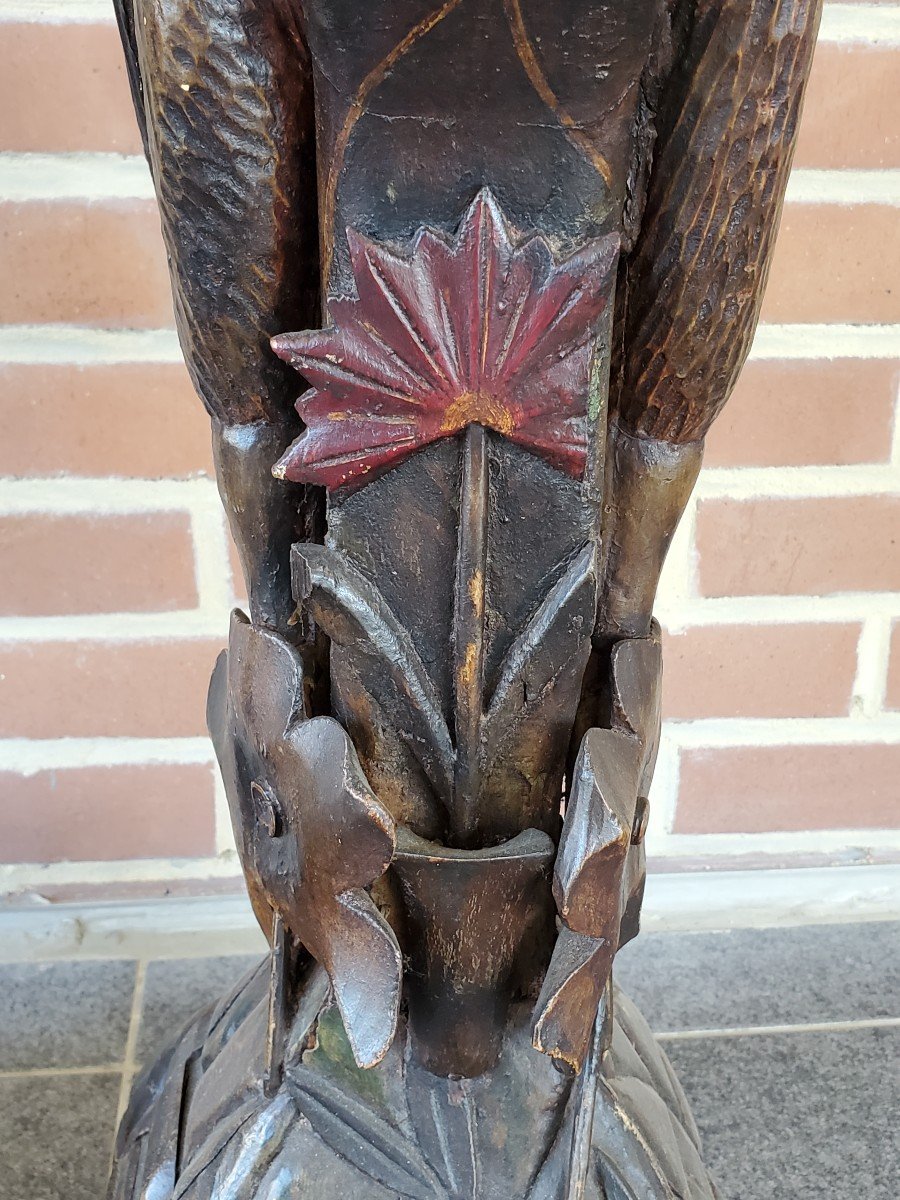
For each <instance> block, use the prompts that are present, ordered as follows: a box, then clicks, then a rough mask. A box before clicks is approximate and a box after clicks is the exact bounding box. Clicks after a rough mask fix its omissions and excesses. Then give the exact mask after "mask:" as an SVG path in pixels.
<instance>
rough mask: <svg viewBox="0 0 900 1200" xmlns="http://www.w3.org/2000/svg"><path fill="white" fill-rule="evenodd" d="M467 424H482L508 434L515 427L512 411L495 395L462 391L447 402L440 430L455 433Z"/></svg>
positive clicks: (445, 432)
mask: <svg viewBox="0 0 900 1200" xmlns="http://www.w3.org/2000/svg"><path fill="white" fill-rule="evenodd" d="M467 425H484V426H485V427H486V428H488V429H496V431H497V432H498V433H502V434H505V435H506V436H509V434H511V433H512V432H513V430H514V429H515V421H514V420H513V416H512V413H511V412H510V411H509V409H508V408H507V407H506V406H505V405H504V404H503V402H502V401H501V400H498V399H497V397H496V396H488V395H485V393H484V392H463V393H462V394H461V395H459V396H457V397H456V399H455V400H454V401H453V402H452V403H451V404H448V406H447V410H446V412H445V413H444V419H443V421H442V422H441V432H442V433H444V434H451V433H456V432H457V431H458V430H460V429H465V427H466V426H467Z"/></svg>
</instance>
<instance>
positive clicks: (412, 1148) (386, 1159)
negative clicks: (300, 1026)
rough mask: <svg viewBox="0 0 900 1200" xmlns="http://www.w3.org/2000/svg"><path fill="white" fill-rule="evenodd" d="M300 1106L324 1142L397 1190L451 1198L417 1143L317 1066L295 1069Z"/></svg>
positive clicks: (420, 1199) (430, 1199) (421, 1198)
mask: <svg viewBox="0 0 900 1200" xmlns="http://www.w3.org/2000/svg"><path fill="white" fill-rule="evenodd" d="M290 1081H291V1083H292V1085H293V1086H292V1089H291V1090H292V1093H293V1097H294V1102H295V1103H296V1105H297V1107H298V1108H299V1109H300V1111H301V1112H302V1113H303V1115H304V1116H305V1117H306V1119H307V1120H308V1121H309V1123H310V1125H312V1127H313V1129H315V1131H316V1133H317V1134H318V1135H319V1137H320V1138H321V1139H322V1141H323V1142H324V1143H325V1144H326V1145H327V1146H330V1147H331V1149H332V1150H334V1151H335V1153H337V1154H339V1155H340V1156H341V1158H345V1159H349V1161H350V1162H352V1163H353V1165H354V1166H355V1167H356V1168H357V1169H358V1170H359V1171H361V1172H363V1174H365V1175H368V1176H369V1177H370V1178H371V1179H374V1180H376V1181H377V1182H378V1183H380V1184H382V1186H383V1187H385V1188H387V1189H388V1190H389V1191H390V1192H391V1193H392V1194H394V1195H398V1196H404V1197H409V1198H410V1200H450V1197H449V1195H448V1193H447V1192H446V1191H445V1189H444V1187H443V1186H442V1184H441V1182H440V1180H439V1179H438V1177H437V1175H436V1174H435V1173H434V1171H433V1170H432V1168H431V1167H430V1166H429V1165H428V1163H427V1162H426V1161H425V1159H424V1158H423V1157H422V1154H421V1152H420V1150H419V1148H418V1146H417V1145H416V1144H415V1142H413V1141H411V1140H410V1139H409V1138H407V1137H404V1135H403V1134H402V1133H401V1132H400V1131H399V1130H398V1129H396V1128H395V1127H394V1126H393V1125H391V1124H389V1123H388V1122H387V1121H385V1120H384V1119H383V1118H382V1117H379V1116H378V1115H377V1113H375V1112H373V1111H372V1108H371V1107H370V1106H369V1105H366V1104H363V1103H361V1102H360V1101H359V1100H356V1099H354V1097H352V1096H350V1095H348V1094H347V1093H346V1092H344V1091H343V1090H341V1089H340V1088H339V1087H336V1086H335V1084H333V1083H331V1082H330V1081H329V1080H327V1079H325V1078H324V1077H323V1076H321V1075H318V1074H315V1073H314V1072H312V1071H305V1070H302V1069H300V1070H297V1071H293V1072H290Z"/></svg>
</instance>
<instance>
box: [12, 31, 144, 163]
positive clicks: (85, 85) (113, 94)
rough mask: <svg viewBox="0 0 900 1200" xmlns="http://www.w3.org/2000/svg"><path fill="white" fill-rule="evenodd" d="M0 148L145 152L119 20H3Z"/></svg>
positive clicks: (125, 152)
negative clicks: (129, 87) (117, 26)
mask: <svg viewBox="0 0 900 1200" xmlns="http://www.w3.org/2000/svg"><path fill="white" fill-rule="evenodd" d="M0 62H2V63H3V69H2V71H0V149H2V150H19V151H23V150H31V151H47V150H70V151H71V150H112V151H116V152H118V153H119V154H137V153H139V152H140V150H141V139H140V135H139V134H138V129H137V121H136V120H135V116H134V109H133V107H132V104H131V95H130V93H129V90H128V81H127V79H126V76H125V61H124V57H123V55H122V47H121V43H120V42H119V35H118V32H117V30H116V26H115V23H114V22H112V21H106V22H103V23H102V24H100V23H97V24H77V23H74V22H73V23H71V24H70V23H68V22H67V23H65V24H47V25H44V24H41V23H39V22H28V23H18V22H12V21H9V22H7V21H2V22H0Z"/></svg>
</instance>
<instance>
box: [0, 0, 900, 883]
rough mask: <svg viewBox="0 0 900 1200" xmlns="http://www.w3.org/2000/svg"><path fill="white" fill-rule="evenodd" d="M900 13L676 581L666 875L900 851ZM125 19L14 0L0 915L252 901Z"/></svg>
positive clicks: (856, 73) (815, 178) (791, 212)
mask: <svg viewBox="0 0 900 1200" xmlns="http://www.w3.org/2000/svg"><path fill="white" fill-rule="evenodd" d="M898 93H900V4H895V3H879V4H862V3H859V4H857V3H845V4H828V5H826V11H825V19H824V24H823V37H822V41H821V43H820V46H819V49H818V52H817V57H816V64H815V68H814V72H813V79H812V82H811V85H810V93H809V100H808V104H807V112H806V116H805V119H804V126H803V131H802V134H801V138H800V145H799V150H798V156H797V164H796V166H797V169H796V171H795V173H794V175H793V177H792V180H791V184H790V190H789V200H788V205H787V210H786V214H785V220H784V224H783V228H782V232H781V235H780V238H779V242H778V250H777V254H776V260H775V264H774V267H773V270H772V277H771V284H770V288H769V293H768V296H767V299H766V303H765V309H764V318H763V320H764V324H763V325H762V327H761V329H760V332H759V335H758V337H757V340H756V343H755V346H754V351H753V357H752V361H751V362H750V364H749V365H748V367H747V370H746V372H745V374H744V376H743V379H742V381H741V383H740V385H739V387H738V390H737V393H736V394H735V396H734V398H733V399H732V401H731V403H730V405H729V407H728V408H727V409H726V412H725V414H724V416H723V417H722V418H721V419H720V421H719V423H718V424H717V426H716V427H715V428H714V431H713V433H712V435H711V437H710V440H709V449H708V453H707V459H706V464H707V465H706V468H705V470H704V472H703V474H702V475H701V479H700V483H699V486H698V488H697V493H696V496H695V499H694V500H693V501H692V503H691V506H690V508H689V511H688V513H687V514H686V517H685V520H684V522H683V525H682V527H681V529H680V531H679V533H678V535H677V538H676V543H675V546H674V548H673V551H672V554H671V557H670V560H669V562H668V564H667V566H666V570H665V575H664V581H663V586H662V590H661V595H660V604H659V610H660V615H661V617H662V619H663V621H664V624H665V626H666V629H667V646H666V709H667V715H668V721H667V726H666V739H665V744H664V747H663V751H662V754H661V758H660V764H659V771H658V778H657V782H656V784H655V786H654V793H653V817H654V819H653V832H652V834H651V836H650V839H649V849H650V852H651V855H652V856H653V858H654V860H655V862H656V864H657V866H662V867H668V868H671V869H676V868H679V867H685V866H696V865H698V864H703V865H708V866H722V865H730V866H738V865H740V866H746V865H780V864H790V865H806V864H808V865H812V864H819V863H830V862H856V861H877V860H887V859H895V858H898V857H900V830H898V828H897V826H898V809H900V806H898V804H897V798H898V792H900V782H898V781H900V625H898V626H896V627H895V625H894V620H895V618H897V619H900V551H898V546H897V542H898V541H900V439H898V438H897V437H896V436H895V409H896V405H897V392H898V379H900V286H898V280H900V231H898V208H897V206H898V203H900V103H898V99H897V97H898ZM138 153H139V142H138V137H137V133H136V129H135V125H134V120H133V117H132V114H131V111H130V102H129V98H128V96H127V88H126V85H125V79H124V72H123V69H122V65H121V62H120V52H119V47H118V40H117V35H116V32H115V28H114V26H113V23H112V21H111V19H110V14H109V13H108V11H107V4H106V2H105V0H98V2H96V3H95V0H0V279H2V281H3V282H2V286H0V430H2V434H0V579H2V586H0V862H2V863H3V864H4V865H2V866H0V892H12V893H20V892H31V891H34V892H40V893H41V894H43V895H47V896H52V897H73V896H87V895H97V894H104V895H110V894H128V893H134V892H137V893H139V894H161V893H163V892H166V891H178V890H194V891H196V890H213V889H221V888H229V887H232V886H234V880H235V876H236V864H235V860H234V856H233V853H232V852H231V851H230V845H231V838H230V832H229V830H228V824H227V816H226V814H225V811H224V807H223V803H222V797H221V794H220V792H219V790H218V785H217V782H216V780H215V775H214V771H213V767H212V756H211V751H210V747H209V744H208V742H207V740H206V737H205V731H204V727H203V709H204V697H205V691H206V681H207V678H208V675H209V671H210V669H211V666H212V663H213V661H214V658H215V655H216V653H217V650H218V648H219V647H220V646H221V645H222V643H223V638H224V632H225V630H226V626H227V613H228V610H229V607H230V606H231V604H232V602H233V600H234V595H233V591H234V584H233V577H232V574H231V570H230V566H229V551H228V543H227V536H226V531H225V526H224V522H223V518H222V515H221V511H220V506H219V501H218V497H217V495H216V489H215V484H214V481H213V479H212V475H211V467H210V455H209V448H208V431H207V422H206V418H205V415H204V414H203V412H202V410H201V407H200V404H199V402H198V401H196V400H195V399H194V398H193V395H192V392H191V389H190V386H189V384H188V382H187V379H186V376H185V373H184V370H183V368H182V367H181V365H180V364H179V357H178V350H177V346H176V342H175V338H174V335H173V334H172V332H171V329H170V326H171V309H170V302H169V294H168V282H167V279H166V270H165V263H164V257H163V253H162V248H161V244H160V238H159V234H158V229H157V219H156V215H155V211H154V204H153V199H152V193H151V189H150V185H149V180H148V176H147V172H146V169H145V167H144V165H143V163H142V162H141V160H140V159H139V158H138V157H137V156H138Z"/></svg>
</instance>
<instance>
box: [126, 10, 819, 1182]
mask: <svg viewBox="0 0 900 1200" xmlns="http://www.w3.org/2000/svg"><path fill="white" fill-rule="evenodd" d="M117 3H118V6H119V18H120V25H121V29H122V33H123V40H124V44H125V49H126V54H127V58H128V65H129V71H130V77H131V82H132V87H133V91H134V96H135V102H136V107H137V112H138V118H139V120H140V122H141V125H142V129H143V131H144V138H145V145H146V149H147V154H148V157H149V160H150V164H151V167H152V170H153V176H154V180H155V183H156V187H157V191H158V195H159V202H160V210H161V213H162V222H163V232H164V236H165V239H166V245H167V248H168V252H169V257H170V263H171V268H172V279H173V288H174V293H175V306H176V314H177V319H178V326H179V331H180V334H181V339H182V345H183V348H184V352H185V357H186V359H187V363H188V366H189V368H190V371H191V373H192V376H193V378H194V381H195V384H196V386H197V390H198V392H199V393H200V396H201V397H202V399H203V401H204V403H205V404H206V406H207V408H208V409H209V411H210V414H211V416H212V420H213V436H214V445H215V453H216V462H217V470H218V476H219V484H220V488H221V493H222V498H223V501H224V503H225V506H226V508H227V510H228V514H229V517H230V520H231V526H232V530H233V533H234V537H235V540H236V542H237V545H238V548H239V550H240V554H241V559H242V563H243V566H244V571H245V575H246V581H247V586H248V591H249V597H250V616H249V618H248V617H246V616H244V615H243V614H241V613H235V614H234V617H233V619H232V626H231V635H230V640H229V649H228V651H227V654H223V656H222V658H221V659H220V661H219V663H218V665H217V667H216V670H215V673H214V676H213V681H212V685H211V689H210V699H209V725H210V731H211V733H212V737H213V740H214V742H215V746H216V751H217V754H218V757H219V762H220V765H221V768H222V773H223V777H224V780H225V785H226V789H227V793H228V799H229V803H230V805H231V811H232V816H233V819H234V826H235V834H236V839H237V845H238V849H239V852H240V855H241V859H242V863H243V867H244V871H245V874H246V877H247V884H248V888H249V891H250V896H251V900H252V902H253V906H254V909H255V911H256V914H257V916H258V918H259V921H260V923H261V925H262V926H263V928H264V929H265V931H266V933H267V934H268V936H269V937H270V940H271V944H272V954H271V960H270V962H269V963H268V964H267V965H264V966H263V967H261V968H260V970H258V971H257V972H255V973H254V974H253V975H251V976H250V977H249V978H248V979H247V980H245V981H244V982H243V983H242V984H241V985H240V986H239V987H238V988H237V989H236V991H235V992H234V993H233V994H232V995H231V996H229V997H226V998H225V999H224V1000H223V1001H222V1002H221V1004H219V1005H218V1006H217V1007H216V1008H215V1010H214V1011H212V1012H206V1013H203V1014H201V1015H200V1016H198V1017H197V1018H196V1019H195V1020H194V1021H193V1022H192V1023H191V1025H190V1026H189V1027H188V1028H187V1029H186V1030H185V1031H184V1032H183V1033H182V1034H181V1036H180V1037H179V1038H178V1040H177V1041H176V1043H175V1044H174V1045H173V1047H172V1048H171V1049H170V1050H169V1051H168V1052H167V1053H166V1054H165V1055H163V1057H162V1058H160V1060H159V1061H158V1062H157V1063H156V1064H155V1065H153V1066H151V1067H150V1068H149V1069H148V1070H147V1072H146V1073H145V1074H144V1076H143V1077H142V1079H141V1080H140V1082H139V1084H138V1085H137V1087H136V1089H135V1093H134V1097H133V1099H132V1103H131V1107H130V1109H129V1111H128V1114H127V1115H126V1117H125V1120H124V1122H123V1125H122V1129H121V1131H120V1137H119V1142H118V1149H117V1159H116V1165H115V1170H114V1173H113V1180H112V1183H111V1191H110V1196H111V1197H113V1198H114V1200H126V1198H136V1197H141V1198H143V1200H163V1198H164V1197H166V1198H168V1197H172V1198H174V1197H179V1198H182V1197H183V1198H185V1200H204V1198H210V1200H212V1198H216V1200H225V1198H226V1197H227V1198H228V1200H251V1198H253V1200H257V1198H258V1200H287V1198H292V1200H293V1198H299V1197H320V1198H322V1200H326V1198H328V1197H360V1198H362V1197H371V1198H372V1200H376V1198H378V1197H396V1196H402V1197H414V1198H422V1200H424V1198H426V1197H428V1198H439V1197H445V1198H449V1197H457V1198H460V1200H463V1198H465V1200H469V1198H475V1197H477V1198H479V1200H481V1198H484V1200H488V1198H496V1200H500V1198H501V1197H502V1198H504V1200H510V1198H513V1200H517V1198H523V1200H524V1198H525V1197H529V1198H530V1200H556V1198H564V1197H570V1198H571V1197H595V1198H599V1197H604V1198H605V1200H623V1198H628V1200H645V1198H650V1197H652V1198H658V1200H663V1198H668V1200H674V1198H676V1197H678V1198H680V1200H687V1198H688V1197H691V1198H699V1197H711V1196H714V1195H715V1189H714V1187H713V1185H712V1183H711V1182H710V1180H709V1178H708V1176H707V1174H706V1171H705V1170H704V1168H703V1166H702V1162H701V1159H700V1153H699V1148H698V1138H697V1133H696V1129H695V1127H694V1125H693V1122H692V1120H691V1117H690V1114H689V1112H688V1110H687V1106H686V1104H685V1101H684V1097H683V1095H682V1093H681V1091H680V1089H679V1087H678V1084H677V1082H676V1081H675V1079H674V1076H673V1075H672V1073H671V1070H670V1068H669V1066H668V1063H667V1061H666V1059H665V1057H664V1055H663V1054H662V1052H661V1051H660V1050H659V1048H658V1047H657V1046H656V1045H655V1044H654V1042H653V1040H652V1037H651V1036H650V1034H649V1031H648V1030H647V1028H646V1026H645V1025H644V1023H643V1021H642V1019H641V1018H640V1016H639V1015H638V1014H637V1013H636V1012H635V1010H634V1009H633V1008H632V1006H631V1005H630V1004H629V1002H628V1001H627V999H626V998H625V997H623V996H621V995H619V994H618V993H617V992H616V991H615V990H614V989H613V986H612V965H613V958H614V955H615V953H616V950H617V948H618V947H619V946H620V945H621V944H622V943H623V942H625V941H627V940H628V939H629V938H631V937H633V936H634V935H635V934H636V932H637V929H638V918H639V911H640V905H641V895H642V887H643V877H644V860H643V846H642V842H643V835H644V830H645V828H646V822H647V817H648V801H647V796H648V790H649V785H650V780H651V777H652V774H653V766H654V757H655V752H656V747H657V741H658V737H659V720H660V718H659V711H660V709H659V681H660V670H661V661H660V647H659V630H658V628H657V626H656V625H655V623H654V622H653V619H652V606H653V598H654V593H655V589H656V584H657V579H658V576H659V571H660V568H661V566H662V562H663V559H664V556H665V553H666V549H667V547H668V544H669V541H670V539H671V536H672V533H673V531H674V528H675V525H676V523H677V521H678V518H679V515H680V513H681V511H682V509H683V506H684V504H685V501H686V499H687V496H688V493H689V492H690V489H691V487H692V485H693V482H694V479H695V477H696V473H697V470H698V468H699V464H700V458H701V453H702V445H703V437H704V434H705V433H706V430H707V428H708V427H709V425H710V422H711V421H712V420H713V418H714V416H715V414H716V413H717V412H718V410H719V408H720V407H721V405H722V404H723V403H724V401H725V400H726V398H727V396H728V394H729V392H730V390H731V388H732V386H733V384H734V382H735V378H736V376H737V373H738V371H739V370H740V367H741V364H742V363H743V360H744V358H745V357H746V354H747V351H748V349H749V345H750V341H751V338H752V335H753V330H754V327H755V323H756V319H757V315H758V311H759V305H760V301H761V297H762V293H763V289H764V286H765V279H766V273H767V269H768V262H769V256H770V252H771V247H772V242H773V238H774V231H775V228H776V225H777V220H778V214H779V211H780V207H781V202H782V198H783V195H784V189H785V185H786V181H787V175H788V171H789V168H790V159H791V153H792V149H793V143H794V136H795V133H796V127H797V119H798V114H799V109H800V104H801V99H802V93H803V89H804V84H805V80H806V76H807V72H808V68H809V63H810V57H811V54H812V49H813V43H814V39H815V30H816V23H817V18H818V4H817V0H606V2H604V3H602V4H601V3H599V2H597V0H554V3H552V4H551V3H542V2H540V0H444V2H443V3H437V0H366V3H365V4H363V3H360V0H117Z"/></svg>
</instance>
